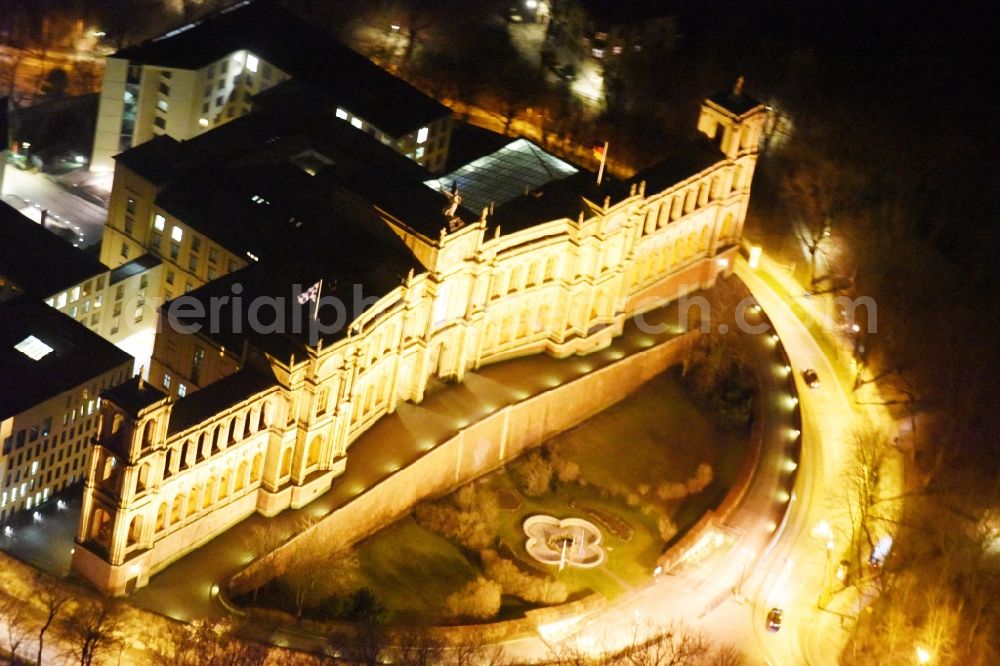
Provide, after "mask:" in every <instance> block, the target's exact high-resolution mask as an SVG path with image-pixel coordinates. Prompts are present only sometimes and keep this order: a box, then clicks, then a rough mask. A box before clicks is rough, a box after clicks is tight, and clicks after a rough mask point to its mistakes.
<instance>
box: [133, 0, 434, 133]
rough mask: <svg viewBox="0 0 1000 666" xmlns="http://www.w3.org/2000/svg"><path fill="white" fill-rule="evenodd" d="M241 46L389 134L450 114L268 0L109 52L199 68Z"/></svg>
mask: <svg viewBox="0 0 1000 666" xmlns="http://www.w3.org/2000/svg"><path fill="white" fill-rule="evenodd" d="M244 49H245V50H247V51H249V52H250V53H253V54H255V55H257V56H259V57H261V58H263V59H264V60H265V61H267V62H269V63H272V64H273V65H275V66H277V67H278V68H279V69H281V70H282V71H284V72H287V73H288V74H290V75H291V76H292V78H293V79H303V80H306V81H309V82H311V83H313V84H314V85H315V86H317V87H318V88H320V89H322V91H324V92H325V94H326V96H327V97H328V98H329V99H330V100H331V101H332V102H333V103H334V104H336V105H338V106H342V107H344V108H345V109H348V110H349V111H350V112H351V113H353V114H355V115H358V116H360V117H362V118H364V119H365V120H367V121H368V122H370V123H372V124H373V125H375V126H376V127H378V128H379V129H381V130H383V131H385V132H388V133H389V134H391V135H393V136H397V137H398V136H402V135H404V134H406V133H408V132H411V131H413V130H414V129H416V128H418V127H420V126H421V125H425V124H427V123H429V122H432V121H434V120H437V119H438V118H441V117H443V116H448V115H451V111H450V110H449V109H448V108H447V107H446V106H444V105H442V104H440V103H438V102H437V101H435V100H434V99H432V98H431V97H428V96H427V95H425V94H423V93H422V92H420V91H419V90H417V89H416V88H414V87H413V86H411V85H410V84H408V83H406V82H405V81H403V80H402V79H399V78H397V77H395V76H393V75H391V74H389V73H388V72H386V71H385V70H383V69H382V68H381V67H379V66H378V65H376V64H374V63H373V62H371V61H370V60H368V58H366V57H364V56H363V55H361V54H359V53H357V52H355V51H352V50H351V49H349V48H348V47H346V46H344V45H343V44H340V43H339V42H337V41H336V40H335V39H334V38H333V37H331V36H330V35H329V34H328V33H326V32H324V31H323V30H321V29H320V28H318V27H316V26H314V25H312V24H310V23H308V22H306V21H303V20H302V19H300V18H299V17H297V16H295V15H294V14H292V13H290V12H287V11H285V10H282V9H280V8H278V7H275V6H274V5H273V4H272V3H270V2H267V1H266V0H258V1H256V2H241V3H238V4H236V5H233V6H232V7H230V8H229V9H226V10H223V11H221V12H218V13H216V14H212V15H210V16H208V17H206V18H204V19H202V20H200V21H196V22H195V23H192V24H189V25H188V26H183V27H181V28H178V29H177V30H173V31H171V32H168V33H167V34H165V35H162V36H160V37H156V38H155V39H152V40H149V41H146V42H144V43H142V44H139V45H137V46H134V47H130V48H127V49H125V50H123V51H119V52H118V53H116V54H115V56H114V57H116V58H122V59H127V60H129V61H132V62H139V63H144V64H148V65H157V66H161V67H175V68H180V69H200V68H201V67H204V66H206V65H208V64H210V63H212V62H215V61H217V60H219V59H220V58H222V57H224V56H226V55H229V54H231V53H234V52H236V51H240V50H244Z"/></svg>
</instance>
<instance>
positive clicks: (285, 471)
mask: <svg viewBox="0 0 1000 666" xmlns="http://www.w3.org/2000/svg"><path fill="white" fill-rule="evenodd" d="M291 473H292V449H291V448H287V449H285V452H284V453H283V454H281V476H288V475H289V474H291Z"/></svg>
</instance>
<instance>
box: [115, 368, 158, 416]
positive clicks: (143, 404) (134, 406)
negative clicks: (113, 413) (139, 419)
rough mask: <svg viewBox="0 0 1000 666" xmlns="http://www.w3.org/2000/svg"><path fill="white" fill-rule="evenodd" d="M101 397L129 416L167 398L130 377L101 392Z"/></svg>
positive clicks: (136, 414) (150, 386)
mask: <svg viewBox="0 0 1000 666" xmlns="http://www.w3.org/2000/svg"><path fill="white" fill-rule="evenodd" d="M101 397H102V398H104V399H105V400H109V401H110V402H113V403H114V404H115V405H117V406H118V407H120V408H121V409H122V410H123V411H125V412H126V413H127V414H130V415H131V416H138V414H139V412H141V411H142V410H144V409H145V408H147V407H149V406H150V405H153V404H155V403H157V402H159V401H160V400H163V399H164V398H166V397H167V394H166V393H164V392H163V391H161V390H159V389H158V388H156V387H155V386H152V385H151V384H150V383H149V382H147V381H142V380H141V379H140V378H139V377H138V376H134V377H131V378H129V379H127V380H125V381H124V382H122V383H121V384H119V385H118V386H112V387H111V388H109V389H107V390H106V391H102V392H101Z"/></svg>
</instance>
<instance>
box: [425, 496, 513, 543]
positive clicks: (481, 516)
mask: <svg viewBox="0 0 1000 666" xmlns="http://www.w3.org/2000/svg"><path fill="white" fill-rule="evenodd" d="M499 512H500V505H499V502H498V501H497V496H496V494H495V493H493V492H492V491H490V490H487V489H485V488H482V487H477V486H475V485H472V484H470V485H466V486H463V487H462V488H460V489H459V490H458V492H456V493H454V494H453V495H451V496H450V497H448V498H444V499H440V500H438V501H436V502H430V503H427V504H421V505H419V506H417V508H416V509H414V511H413V516H414V518H415V519H416V521H417V523H418V524H419V525H420V526H421V527H423V528H424V529H428V530H430V531H431V532H434V533H436V534H440V535H441V536H444V537H446V538H449V539H452V540H453V541H456V542H458V543H460V544H461V545H463V546H465V547H466V548H470V549H472V550H481V549H483V548H489V547H490V546H492V545H493V541H494V540H495V539H496V519H497V515H498V514H499Z"/></svg>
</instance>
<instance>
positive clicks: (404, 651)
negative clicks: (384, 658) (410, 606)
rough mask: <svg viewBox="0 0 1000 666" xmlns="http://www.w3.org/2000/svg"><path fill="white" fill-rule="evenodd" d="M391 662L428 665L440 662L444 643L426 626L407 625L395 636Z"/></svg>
mask: <svg viewBox="0 0 1000 666" xmlns="http://www.w3.org/2000/svg"><path fill="white" fill-rule="evenodd" d="M395 642H396V645H395V647H393V648H392V650H391V654H392V657H391V659H392V663H394V664H402V665H403V666H430V665H431V664H440V663H441V661H442V658H443V656H444V643H442V642H441V641H439V640H437V639H436V638H434V636H432V635H431V633H430V630H429V629H428V628H427V627H409V628H407V629H405V630H404V631H402V632H401V633H399V634H398V635H397V636H396V637H395Z"/></svg>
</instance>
